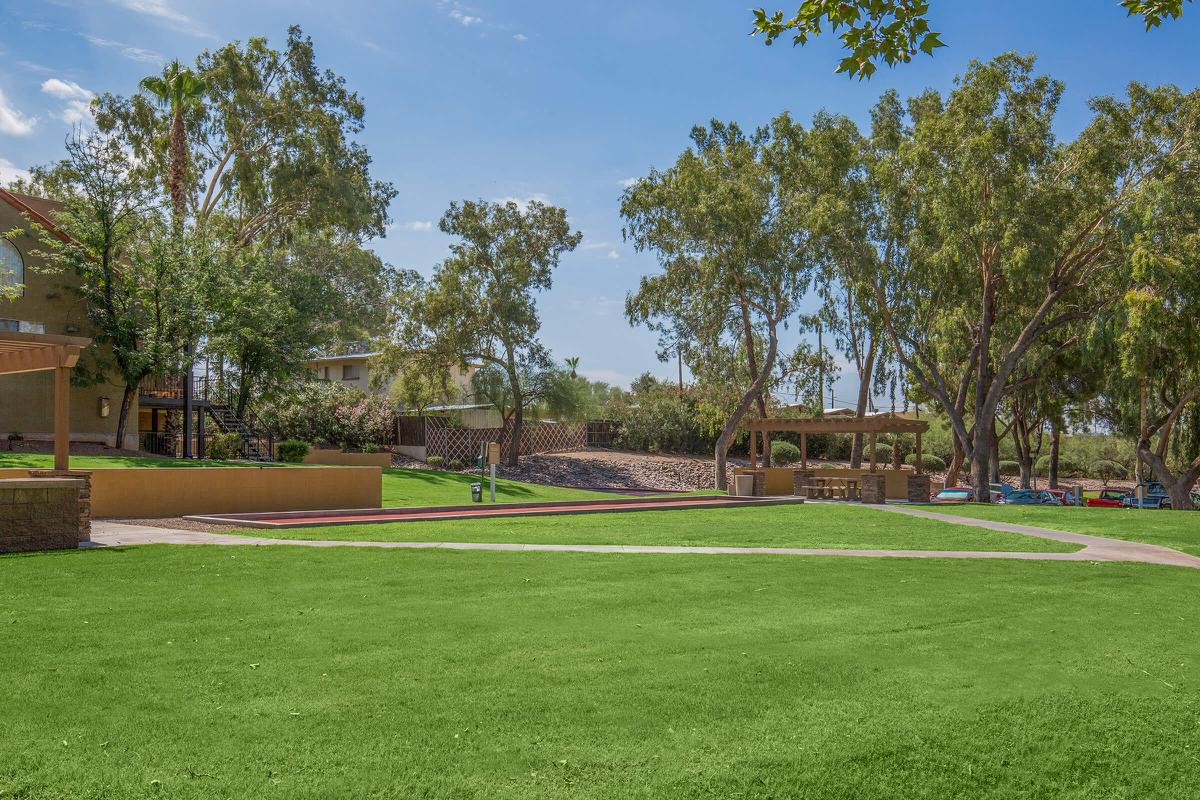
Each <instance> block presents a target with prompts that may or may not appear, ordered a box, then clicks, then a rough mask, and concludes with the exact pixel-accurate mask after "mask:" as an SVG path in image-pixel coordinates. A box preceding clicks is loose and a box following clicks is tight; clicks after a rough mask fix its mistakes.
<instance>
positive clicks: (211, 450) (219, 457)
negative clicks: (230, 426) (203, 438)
mask: <svg viewBox="0 0 1200 800" xmlns="http://www.w3.org/2000/svg"><path fill="white" fill-rule="evenodd" d="M245 446H246V442H245V441H244V440H243V439H242V436H241V434H239V433H233V432H232V431H231V432H228V433H214V434H213V435H212V438H211V439H209V440H208V446H207V448H206V449H205V454H206V455H207V456H208V458H210V459H212V460H213V461H230V460H232V459H235V458H241V456H242V450H243V448H244V447H245Z"/></svg>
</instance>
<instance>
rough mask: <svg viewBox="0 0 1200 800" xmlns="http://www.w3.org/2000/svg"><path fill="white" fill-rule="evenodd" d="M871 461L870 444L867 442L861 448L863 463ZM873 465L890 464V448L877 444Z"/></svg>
mask: <svg viewBox="0 0 1200 800" xmlns="http://www.w3.org/2000/svg"><path fill="white" fill-rule="evenodd" d="M870 460H871V443H870V442H867V444H866V446H864V447H863V461H870ZM875 463H877V464H890V463H892V446H891V445H890V444H889V445H884V444H877V445H875Z"/></svg>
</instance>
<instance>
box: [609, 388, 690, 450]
mask: <svg viewBox="0 0 1200 800" xmlns="http://www.w3.org/2000/svg"><path fill="white" fill-rule="evenodd" d="M606 416H608V417H609V418H611V419H613V420H614V421H616V422H617V423H619V425H620V428H619V431H618V433H617V438H616V442H615V444H616V446H617V447H621V448H624V449H627V450H645V451H650V452H677V453H695V452H703V451H705V450H708V449H710V448H711V447H712V437H711V436H707V435H705V434H704V432H702V431H701V430H700V425H699V421H698V420H699V411H698V402H697V398H696V395H695V393H694V392H691V391H687V390H685V391H684V392H682V393H681V392H680V391H679V389H678V387H675V386H672V385H671V384H669V383H660V382H659V381H657V380H656V379H655V378H654V377H653V376H651V375H649V374H646V375H643V376H641V377H640V378H638V379H637V380H636V381H634V382H633V386H632V389H631V391H630V393H629V394H628V395H627V396H626V397H623V398H620V399H618V400H616V401H615V402H614V403H613V404H612V405H610V406H609V409H608V412H607V414H606Z"/></svg>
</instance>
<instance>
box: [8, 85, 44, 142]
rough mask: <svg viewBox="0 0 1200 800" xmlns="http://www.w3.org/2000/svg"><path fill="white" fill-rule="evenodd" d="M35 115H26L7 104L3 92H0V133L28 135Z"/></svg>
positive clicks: (34, 121)
mask: <svg viewBox="0 0 1200 800" xmlns="http://www.w3.org/2000/svg"><path fill="white" fill-rule="evenodd" d="M36 124H37V117H27V116H25V115H24V114H22V113H21V112H20V111H18V110H17V109H15V108H13V107H12V105H11V104H9V102H8V99H7V98H6V97H5V96H4V92H0V133H7V134H9V135H11V136H28V135H29V134H31V133H33V128H34V126H35V125H36Z"/></svg>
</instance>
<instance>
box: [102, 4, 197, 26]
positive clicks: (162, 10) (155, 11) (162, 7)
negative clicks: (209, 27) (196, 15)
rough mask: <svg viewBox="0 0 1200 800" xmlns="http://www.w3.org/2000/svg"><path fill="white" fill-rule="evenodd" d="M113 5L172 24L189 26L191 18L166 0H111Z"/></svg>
mask: <svg viewBox="0 0 1200 800" xmlns="http://www.w3.org/2000/svg"><path fill="white" fill-rule="evenodd" d="M112 1H113V2H114V4H115V5H118V6H121V7H122V8H126V10H128V11H132V12H134V13H138V14H143V16H145V17H154V18H155V19H161V20H163V22H166V23H172V25H173V26H174V25H180V26H191V25H192V19H191V17H188V16H187V14H185V13H184V12H181V11H178V10H175V8H173V7H172V5H170V2H168V0H112Z"/></svg>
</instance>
